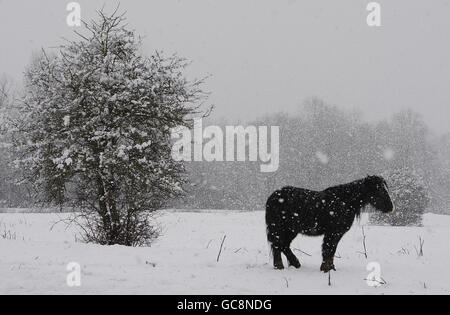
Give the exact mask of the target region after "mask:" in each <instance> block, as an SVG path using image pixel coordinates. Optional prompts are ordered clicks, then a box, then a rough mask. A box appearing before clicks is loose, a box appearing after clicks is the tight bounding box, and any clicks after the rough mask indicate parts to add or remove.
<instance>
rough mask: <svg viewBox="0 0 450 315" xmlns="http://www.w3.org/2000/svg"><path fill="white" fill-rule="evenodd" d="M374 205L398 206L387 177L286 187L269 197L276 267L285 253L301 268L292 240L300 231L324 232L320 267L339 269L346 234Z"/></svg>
mask: <svg viewBox="0 0 450 315" xmlns="http://www.w3.org/2000/svg"><path fill="white" fill-rule="evenodd" d="M369 204H370V205H372V206H373V207H375V208H376V209H377V210H379V211H382V212H384V213H391V212H393V211H394V210H395V207H394V203H393V202H392V200H391V198H390V196H389V190H388V186H387V184H386V181H385V180H384V179H383V178H382V177H379V176H368V177H367V178H364V179H360V180H357V181H354V182H351V183H349V184H344V185H340V186H335V187H330V188H328V189H325V190H324V191H311V190H307V189H302V188H295V187H284V188H283V189H281V190H277V191H275V192H274V193H273V194H272V195H271V196H270V197H269V199H268V200H267V204H266V224H267V239H268V241H269V243H270V245H271V250H272V254H273V260H274V263H273V264H274V267H275V269H283V268H284V266H283V262H282V260H281V253H283V254H284V255H285V256H286V258H287V260H288V262H289V265H291V266H294V267H295V268H300V266H301V265H300V262H299V261H298V259H297V257H296V256H295V255H294V253H292V251H291V249H290V247H289V246H290V244H291V242H292V241H293V240H294V238H295V237H296V236H297V235H298V234H299V233H301V234H304V235H308V236H320V235H324V240H323V245H322V258H323V263H322V266H321V267H320V270H321V271H323V272H328V271H330V270H336V269H335V267H334V254H335V253H336V248H337V246H338V243H339V241H340V240H341V238H342V236H344V234H345V233H346V232H347V231H348V230H350V228H351V226H352V224H353V221H354V220H355V217H359V216H360V214H361V210H362V208H364V207H365V206H366V205H369Z"/></svg>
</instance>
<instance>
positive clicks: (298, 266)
mask: <svg viewBox="0 0 450 315" xmlns="http://www.w3.org/2000/svg"><path fill="white" fill-rule="evenodd" d="M289 266H292V267H294V268H296V269H300V267H301V266H302V264H300V263H299V262H296V263H293V264H289Z"/></svg>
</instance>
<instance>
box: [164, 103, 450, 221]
mask: <svg viewBox="0 0 450 315" xmlns="http://www.w3.org/2000/svg"><path fill="white" fill-rule="evenodd" d="M210 124H212V125H215V124H216V123H210ZM248 125H255V126H279V127H280V166H279V169H278V171H277V172H274V173H261V172H260V162H190V163H188V165H187V169H188V174H189V178H190V184H189V185H187V186H186V191H187V194H186V197H185V198H183V199H182V200H178V201H174V203H173V204H172V205H171V206H173V207H177V208H193V209H247V210H253V209H264V204H265V201H266V198H267V196H268V195H269V194H270V193H271V192H272V191H273V190H275V189H277V188H280V187H282V186H286V185H293V186H298V187H305V188H310V189H315V190H322V189H325V188H326V187H329V186H332V185H337V184H340V183H346V182H350V181H352V180H355V179H358V178H362V177H365V176H367V175H368V174H370V175H373V174H388V173H390V172H394V171H396V170H399V169H409V170H413V171H414V173H415V174H418V175H420V177H421V178H423V181H424V186H425V187H424V188H425V189H426V190H427V193H428V195H429V196H430V203H429V206H428V209H427V210H428V211H433V212H441V213H442V212H446V209H447V207H446V205H447V204H448V203H449V202H450V200H449V199H450V198H449V197H450V180H449V178H450V161H449V157H450V134H447V135H444V136H435V135H433V134H432V133H431V132H430V131H429V129H428V127H427V125H426V124H425V123H424V121H423V119H422V117H421V116H420V115H419V114H417V113H415V112H412V111H410V110H405V111H402V112H399V113H397V114H395V115H393V116H392V117H391V119H390V120H389V121H381V122H378V123H368V122H365V121H363V119H362V117H361V115H360V114H358V113H356V112H348V111H344V110H342V109H339V108H337V107H336V106H331V105H328V104H326V103H324V102H323V101H321V100H320V99H317V98H314V99H310V100H308V101H306V102H305V104H304V105H303V106H302V107H301V109H300V110H299V112H298V114H296V115H292V114H284V113H278V114H274V115H270V116H267V117H264V118H262V119H259V120H256V121H253V122H249V123H248ZM247 154H248V152H247ZM247 161H248V159H247Z"/></svg>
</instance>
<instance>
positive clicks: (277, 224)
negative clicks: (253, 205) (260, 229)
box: [266, 190, 285, 254]
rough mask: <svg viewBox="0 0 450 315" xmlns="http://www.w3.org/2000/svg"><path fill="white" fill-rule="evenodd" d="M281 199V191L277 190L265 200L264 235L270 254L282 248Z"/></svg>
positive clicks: (283, 228)
mask: <svg viewBox="0 0 450 315" xmlns="http://www.w3.org/2000/svg"><path fill="white" fill-rule="evenodd" d="M283 197H284V196H283V192H282V190H277V191H275V192H274V193H273V194H272V195H271V196H270V197H269V199H267V203H266V233H267V241H268V243H269V246H270V253H271V254H273V251H274V250H281V249H282V248H283V246H284V239H285V235H284V234H285V227H284V225H285V222H284V221H285V220H283V215H284V214H283V212H284V207H283V203H284V199H283Z"/></svg>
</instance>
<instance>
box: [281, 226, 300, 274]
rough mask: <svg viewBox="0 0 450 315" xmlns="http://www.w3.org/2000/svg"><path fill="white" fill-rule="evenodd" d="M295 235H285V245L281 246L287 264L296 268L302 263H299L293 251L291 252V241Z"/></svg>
mask: <svg viewBox="0 0 450 315" xmlns="http://www.w3.org/2000/svg"><path fill="white" fill-rule="evenodd" d="M295 236H296V235H293V234H291V235H289V236H288V237H287V240H286V244H285V247H284V248H283V254H284V255H285V256H286V258H287V260H288V262H289V265H290V266H293V267H295V268H297V269H298V268H300V267H301V266H302V265H301V264H300V262H299V261H298V258H297V257H296V256H295V255H294V253H293V252H292V250H291V248H290V246H291V243H292V241H293V240H294V238H295Z"/></svg>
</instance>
